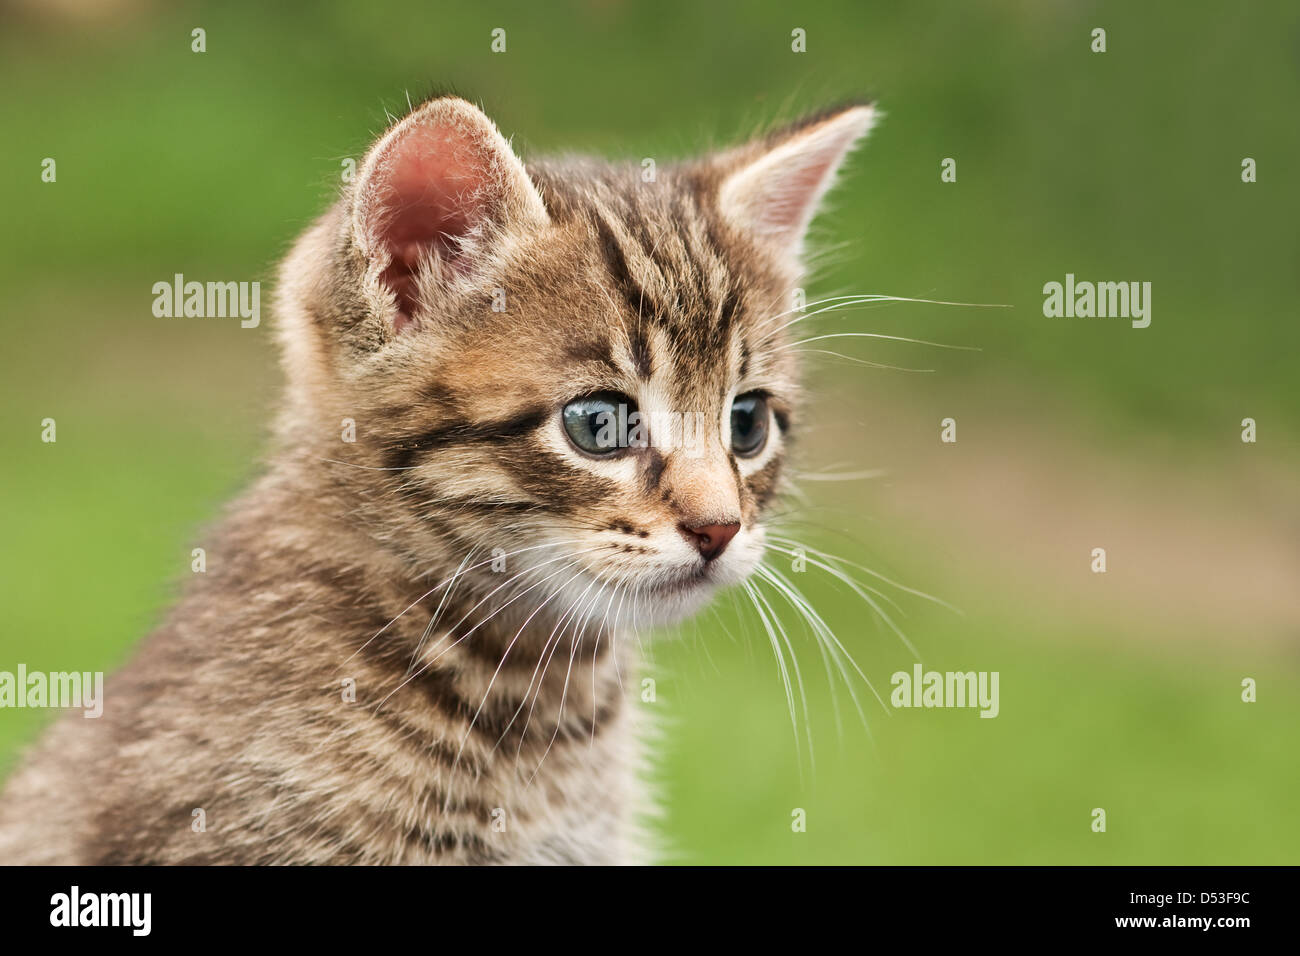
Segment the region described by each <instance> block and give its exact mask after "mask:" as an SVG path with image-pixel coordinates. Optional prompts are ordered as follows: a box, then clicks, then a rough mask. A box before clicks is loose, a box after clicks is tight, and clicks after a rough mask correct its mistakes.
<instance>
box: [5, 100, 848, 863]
mask: <svg viewBox="0 0 1300 956" xmlns="http://www.w3.org/2000/svg"><path fill="white" fill-rule="evenodd" d="M869 123H870V111H869V109H867V108H864V107H851V108H846V109H844V110H840V111H836V112H832V113H830V114H827V115H825V116H822V117H819V118H817V119H815V120H812V121H810V122H808V123H805V124H801V125H800V126H797V127H794V128H792V129H790V130H787V131H785V132H783V133H778V134H775V135H774V136H772V137H768V138H766V139H764V140H760V141H757V142H755V143H753V144H749V145H747V146H743V147H740V148H738V149H736V150H732V151H730V152H728V153H724V154H721V155H718V156H711V157H707V158H705V159H703V160H700V161H696V162H691V163H684V164H680V165H676V166H671V167H663V168H661V169H660V171H659V174H658V177H657V181H655V182H644V181H643V180H642V177H641V168H640V167H639V166H634V165H628V166H617V165H606V164H602V163H597V162H594V161H589V160H568V161H557V162H539V163H536V164H533V165H530V166H529V167H528V169H527V171H526V172H525V170H524V167H523V166H522V164H521V163H519V161H518V159H517V158H516V157H515V156H514V154H513V153H512V152H511V151H510V148H509V146H508V145H507V144H506V143H505V141H504V140H503V139H502V138H501V137H500V134H499V133H497V132H496V129H495V127H494V126H492V124H491V123H490V121H488V120H487V119H486V117H484V116H483V114H482V113H480V112H479V111H478V110H477V109H475V108H474V107H473V106H471V105H469V104H468V103H465V102H464V101H462V100H458V99H452V98H444V99H440V100H435V101H432V102H430V103H428V104H425V105H423V106H421V107H419V108H417V109H416V110H415V111H414V112H413V113H412V114H411V115H410V116H408V117H407V118H405V119H404V120H402V121H401V122H399V123H398V124H397V125H396V126H395V127H394V128H393V129H392V130H390V131H389V132H388V133H386V134H385V136H384V137H383V138H381V140H380V141H379V143H378V144H377V145H376V147H375V149H374V151H373V152H372V153H371V155H370V157H369V158H368V160H367V162H366V163H365V164H364V166H363V171H362V174H361V176H360V177H359V179H358V181H357V183H356V184H355V185H354V186H352V187H351V188H349V189H348V190H347V191H346V192H345V194H344V195H343V196H342V197H341V198H340V199H339V201H338V202H337V203H336V204H335V206H334V207H333V208H332V209H330V210H329V211H328V212H327V213H326V214H325V215H324V216H323V217H322V218H321V219H320V220H319V221H318V222H317V223H316V224H315V225H314V226H313V227H312V228H311V229H310V230H308V232H307V233H306V234H305V235H304V236H303V237H302V239H301V240H300V241H299V242H298V244H297V246H296V247H295V249H294V250H293V252H292V253H291V255H290V256H289V257H288V259H287V261H286V263H285V265H284V267H283V269H282V273H281V282H280V285H279V291H278V301H277V313H278V320H279V326H278V327H279V336H280V341H281V344H282V347H283V352H284V364H285V368H286V372H287V376H288V388H287V391H286V394H285V400H284V407H283V410H282V414H281V416H280V419H279V424H278V427H277V430H276V443H275V451H274V454H273V456H272V457H271V460H270V466H269V468H268V470H267V472H266V474H265V475H264V476H263V477H262V478H261V479H260V480H259V481H258V482H257V483H256V484H255V485H254V486H253V487H252V488H251V489H250V490H249V491H248V492H247V493H245V494H244V495H243V496H242V497H241V498H240V499H239V500H238V501H236V502H235V503H234V504H233V506H232V507H231V508H230V509H229V514H228V516H227V517H226V519H225V520H224V521H223V522H222V523H221V525H220V526H219V527H218V529H217V530H215V531H214V532H213V535H212V538H211V540H210V542H208V544H207V560H208V571H207V572H206V573H205V574H201V575H195V577H194V580H193V582H192V583H191V585H190V586H189V588H188V590H187V592H186V594H185V596H184V597H183V599H182V600H181V601H180V603H179V604H178V605H177V606H176V607H175V608H174V609H173V610H172V612H171V614H170V615H169V617H168V618H167V621H166V623H165V624H164V625H163V626H162V628H161V629H160V630H158V631H157V632H156V633H155V634H153V635H152V636H151V637H150V638H149V639H148V640H147V641H146V642H145V643H144V644H143V646H142V647H141V648H140V649H139V651H138V652H137V654H136V656H135V657H134V659H133V660H132V662H131V663H129V664H128V665H127V666H126V667H125V668H123V669H122V670H121V671H120V672H119V673H117V674H116V675H114V676H112V677H111V678H110V679H109V682H108V687H107V693H106V706H105V713H104V716H103V718H102V719H99V720H85V719H81V718H80V717H68V718H66V719H63V720H60V721H58V722H56V724H55V725H54V726H52V727H51V728H50V729H49V731H48V732H47V733H46V734H45V736H44V737H43V738H42V740H41V742H40V743H39V744H38V746H37V747H36V748H35V749H34V750H33V751H32V752H31V753H30V754H29V755H28V757H27V759H26V761H25V762H24V763H23V765H22V766H21V768H20V769H19V770H18V772H17V773H16V774H15V775H14V776H13V777H12V778H11V780H10V781H9V783H8V785H7V789H6V791H5V793H4V797H3V800H2V801H0V859H3V860H4V861H5V862H28V863H34V862H50V863H71V862H77V863H617V862H634V861H638V860H643V859H645V858H646V847H647V844H646V841H645V840H644V839H643V838H642V837H641V836H640V835H639V834H638V829H637V827H638V820H639V819H640V816H641V814H643V813H644V812H645V811H646V810H648V809H649V807H648V806H647V801H646V800H645V796H644V794H645V791H644V785H643V784H642V783H641V782H639V780H640V778H639V773H640V771H641V770H642V766H641V761H642V757H641V751H640V747H639V737H640V735H641V732H642V728H641V727H639V719H640V713H641V711H642V710H643V709H644V708H643V705H641V704H640V703H639V701H637V698H636V697H635V694H634V691H635V690H636V689H639V682H638V681H636V680H635V679H633V676H632V675H634V674H635V670H636V661H635V648H636V644H637V642H636V640H635V639H634V637H636V636H639V635H640V634H641V632H643V631H645V630H646V629H648V628H652V627H653V626H654V625H655V624H657V623H661V622H665V621H670V620H674V619H677V618H679V617H681V616H683V615H685V614H689V613H692V612H693V611H694V610H696V609H697V608H699V607H700V606H702V605H703V604H704V603H705V602H706V601H707V600H708V599H709V597H710V596H711V595H712V594H713V592H714V591H715V590H716V589H717V588H718V587H721V586H725V585H727V584H730V583H735V582H737V581H739V580H741V579H742V578H744V577H745V576H746V575H747V574H748V573H749V572H750V571H751V570H752V569H753V567H754V565H755V564H756V562H757V561H758V560H759V557H760V556H761V553H762V549H763V526H762V519H763V515H764V512H765V509H766V508H767V507H768V506H769V504H770V503H771V501H772V500H773V496H774V495H775V494H776V493H777V492H778V491H779V489H780V486H781V477H782V468H783V463H784V458H785V450H786V443H787V441H788V439H789V435H790V433H791V431H792V430H793V429H795V428H796V423H797V408H798V385H797V369H796V368H795V365H794V360H793V352H792V351H791V350H789V349H786V348H783V345H784V344H785V342H786V338H785V335H784V333H783V332H781V331H780V327H781V326H782V325H783V324H784V321H785V320H784V319H783V318H781V316H782V315H784V314H785V313H787V312H788V311H789V309H790V306H791V293H792V289H793V287H794V286H795V285H796V284H797V282H798V281H799V265H798V243H799V241H801V237H802V231H803V227H804V225H806V222H807V217H808V216H809V215H811V211H810V210H811V208H812V206H814V205H815V204H816V202H817V200H818V199H819V198H820V195H821V193H822V192H823V191H824V189H825V187H826V186H827V185H828V184H829V181H830V177H831V176H832V175H833V173H834V170H835V167H836V166H837V165H838V163H839V162H840V160H841V159H842V157H843V155H844V154H845V152H846V151H847V150H848V149H849V148H850V146H851V145H852V143H853V142H854V140H856V139H857V138H858V137H859V136H860V135H861V134H862V133H864V132H865V130H866V128H867V126H868V125H869ZM420 137H423V140H422V141H420V140H419V138H420ZM413 140H415V141H420V142H423V143H424V144H425V145H422V146H420V148H421V149H426V150H431V151H432V152H429V154H428V155H425V154H419V155H415V156H408V155H407V153H408V152H409V151H410V150H412V149H414V148H415V147H414V146H412V145H411V143H412V141H413ZM428 144H433V145H428ZM435 147H436V149H435ZM439 150H442V151H445V155H446V156H451V157H452V158H454V159H456V160H457V161H460V162H462V163H463V166H464V168H468V169H469V170H470V173H471V174H473V175H476V176H477V177H478V178H472V177H471V179H468V180H465V179H463V175H465V174H464V171H463V169H462V168H461V167H457V168H456V169H455V170H454V173H455V175H456V176H457V177H462V178H458V179H456V185H455V188H449V189H447V190H446V191H445V194H439V195H445V196H446V197H450V199H439V198H438V197H437V196H435V197H434V198H433V199H427V197H425V198H422V197H421V195H420V194H418V193H417V194H416V199H417V200H419V201H426V200H427V201H428V202H429V204H430V209H433V210H435V211H437V212H438V213H439V214H442V212H444V211H445V209H446V208H448V207H447V204H448V203H453V204H454V205H455V206H456V209H455V210H453V211H454V212H455V213H456V215H457V216H459V217H460V218H457V219H455V220H454V221H455V222H456V223H457V224H458V225H463V226H464V227H465V228H464V229H463V231H462V232H461V233H460V234H458V235H457V236H455V237H454V238H451V239H449V238H447V237H446V236H445V235H442V234H435V235H434V236H433V239H434V240H435V241H434V242H433V243H432V244H431V245H429V246H428V247H427V248H420V249H417V250H416V251H415V252H414V253H412V254H411V255H410V256H409V257H408V258H407V259H406V260H402V255H403V252H402V251H401V249H400V248H399V247H398V245H397V244H395V243H389V244H388V245H386V244H385V243H386V242H387V240H386V239H385V235H386V234H385V232H384V229H385V228H389V226H391V223H393V222H395V221H397V218H396V217H399V216H400V215H402V214H403V211H402V209H400V208H397V207H398V206H400V204H401V202H402V201H404V200H403V196H404V194H403V193H401V192H400V190H399V189H398V186H394V185H392V183H393V182H395V181H396V180H397V177H398V174H399V172H400V173H401V174H402V175H407V174H408V173H409V170H411V169H414V170H416V171H417V172H419V171H422V170H425V169H429V170H434V171H435V172H434V173H433V175H451V174H450V173H447V172H446V165H447V164H446V163H443V164H442V165H439V163H440V162H442V159H443V158H445V157H444V153H440V152H438V151H439ZM404 151H406V152H404ZM773 156H776V157H778V158H779V159H780V162H778V163H773V162H772V161H771V157H773ZM448 162H450V160H448ZM400 163H406V164H407V165H405V166H401V165H399V164H400ZM421 164H423V165H421ZM765 164H766V165H765ZM385 177H387V179H386V178H385ZM398 185H399V186H400V185H401V184H400V183H399V184H398ZM440 203H441V205H439V204H440ZM462 209H463V210H468V212H464V215H461V211H462ZM772 210H775V214H773V215H769V213H771V212H772ZM406 211H407V212H409V211H410V210H409V209H408V210H406ZM448 216H449V217H450V216H451V213H448ZM417 218H418V217H417ZM449 221H453V220H452V219H451V218H449ZM417 225H418V223H417ZM390 231H391V229H390ZM404 262H405V265H404V264H403V263H404ZM407 266H409V272H407V271H401V270H399V267H402V269H405V268H406V267H407ZM399 271H401V275H400V276H399V277H398V278H394V276H397V275H398V272H399ZM502 293H503V294H504V304H505V309H504V311H496V310H494V308H493V306H494V304H495V305H497V306H498V307H499V306H500V304H501V301H502V300H501V295H502ZM754 390H759V391H761V392H762V393H763V394H764V395H765V396H767V398H768V401H769V402H770V405H771V408H772V410H773V426H772V436H771V438H770V439H769V442H768V446H767V447H766V448H765V449H764V451H763V453H762V454H761V455H759V456H758V457H757V458H755V459H752V460H742V459H740V458H738V457H737V456H736V455H735V454H733V453H732V452H731V451H730V449H729V446H728V437H727V427H728V426H727V423H726V418H727V414H728V403H729V401H730V399H731V397H732V396H734V395H736V394H738V393H742V392H748V391H754ZM596 391H616V392H620V393H624V394H626V395H629V396H635V398H636V401H637V403H638V404H639V405H640V406H641V407H642V409H643V410H647V411H656V410H657V411H668V412H675V413H692V414H698V415H699V416H700V420H702V421H704V422H706V423H708V425H707V427H706V429H705V431H704V433H703V436H702V438H703V445H702V447H701V453H700V454H696V455H686V454H683V453H682V452H680V451H679V450H676V449H663V448H658V447H649V448H642V449H637V450H636V451H635V453H629V454H627V455H623V456H620V457H619V458H618V460H616V461H603V460H602V461H596V460H590V459H589V457H587V456H584V455H583V454H582V453H580V452H579V451H578V450H577V449H576V448H575V447H574V446H572V445H571V444H570V443H569V442H568V441H567V440H566V438H565V435H564V432H563V429H562V426H561V424H560V419H559V410H560V409H561V408H562V407H563V406H564V405H565V403H566V402H569V401H571V400H573V399H574V398H576V397H579V396H582V395H584V394H588V393H592V392H596ZM349 421H350V422H352V423H354V427H355V441H346V440H343V438H342V436H343V434H344V431H345V429H346V427H347V422H349ZM726 521H736V522H739V523H740V525H741V530H740V532H739V534H738V535H737V537H736V538H735V539H734V541H733V542H732V544H731V546H730V548H729V549H728V551H727V552H726V553H725V554H724V555H722V556H721V557H720V558H718V559H717V560H716V561H713V562H712V563H710V564H708V565H707V566H703V565H702V563H701V559H700V558H699V556H698V554H696V552H695V551H694V550H693V548H692V546H691V544H690V542H689V540H687V539H685V538H684V537H683V534H682V533H681V532H680V531H679V530H678V526H679V525H682V524H686V525H688V526H692V527H693V526H696V525H699V524H706V523H710V522H726ZM350 687H354V688H355V700H349V699H347V697H348V688H350ZM200 810H201V811H202V816H201V819H202V820H203V821H204V826H202V827H199V826H198V824H197V823H196V821H197V820H199V819H200V817H199V816H198V815H196V813H197V811H200Z"/></svg>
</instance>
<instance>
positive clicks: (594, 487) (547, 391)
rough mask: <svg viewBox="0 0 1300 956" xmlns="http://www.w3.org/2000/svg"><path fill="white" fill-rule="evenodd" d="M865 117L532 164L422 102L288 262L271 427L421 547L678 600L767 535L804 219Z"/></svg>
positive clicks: (662, 613)
mask: <svg viewBox="0 0 1300 956" xmlns="http://www.w3.org/2000/svg"><path fill="white" fill-rule="evenodd" d="M871 123H872V110H871V108H870V107H869V106H851V107H847V108H844V109H840V110H836V111H832V112H830V113H827V114H824V115H821V116H818V117H815V118H812V119H809V120H807V121H805V122H802V123H800V124H798V125H797V126H795V127H792V128H789V129H786V130H784V131H781V132H779V133H776V134H774V135H772V136H769V137H766V138H764V139H762V140H760V141H756V142H753V143H750V144H748V145H745V146H742V147H739V148H737V149H733V150H730V151H727V152H723V153H720V154H716V155H713V156H709V157H706V158H704V159H702V160H698V161H694V162H688V163H682V164H678V165H667V164H664V165H660V166H659V167H658V168H657V169H655V168H654V164H653V163H651V162H649V161H646V162H642V163H637V164H629V165H623V166H620V165H609V164H605V163H599V162H593V161H587V160H570V161H562V162H539V163H536V164H530V165H529V166H528V168H527V169H525V167H524V165H523V163H522V162H520V160H519V159H518V158H517V157H516V155H515V154H514V152H513V151H512V149H511V147H510V144H509V143H508V142H507V141H506V140H505V139H504V138H503V137H502V136H501V134H500V133H499V132H498V131H497V129H496V127H495V126H494V125H493V124H492V122H491V121H490V120H489V119H488V118H487V117H486V116H485V115H484V114H483V113H482V112H480V111H479V110H478V109H477V108H475V107H474V106H472V105H471V104H469V103H467V102H465V101H464V100H461V99H458V98H454V97H444V98H440V99H435V100H432V101H430V102H428V103H425V104H424V105H422V106H420V107H418V108H416V109H415V110H414V111H413V112H412V113H410V114H409V115H408V116H406V117H405V118H404V119H402V120H400V121H399V122H397V123H396V124H395V125H393V126H392V128H390V129H389V130H388V132H387V133H385V134H384V136H382V137H381V138H380V139H379V141H378V142H377V143H376V144H375V145H374V147H373V148H372V149H371V151H370V153H369V154H368V156H367V157H366V159H365V160H364V162H363V163H362V164H361V166H360V168H359V171H358V173H357V176H356V180H355V182H354V183H352V184H351V186H350V187H349V188H348V190H347V191H346V194H345V195H344V197H343V198H342V199H341V200H340V202H339V203H338V204H337V205H336V206H335V207H334V209H333V210H331V212H330V213H328V214H327V215H326V216H325V217H323V218H322V219H321V220H320V222H319V223H317V225H316V226H315V227H314V228H313V229H312V230H311V231H310V232H309V233H308V234H307V235H306V236H305V237H304V238H303V239H302V240H301V241H300V242H299V244H298V246H297V247H296V249H295V251H294V253H293V254H292V255H291V256H290V258H289V260H288V261H287V263H286V265H285V268H284V271H283V274H282V280H281V287H280V315H281V337H282V340H283V342H284V346H285V355H286V366H287V368H288V371H289V378H290V398H291V403H290V407H291V412H290V414H288V415H287V416H286V418H285V431H286V438H287V439H288V440H289V441H291V442H292V443H293V445H294V447H295V448H296V449H298V450H299V451H302V452H303V453H305V454H307V455H313V456H316V457H317V458H319V459H327V460H329V461H328V462H325V463H321V464H320V465H319V467H320V468H323V469H327V470H328V474H329V476H330V479H331V481H332V482H334V484H335V487H336V488H337V489H338V490H339V491H340V492H341V493H342V494H343V496H344V497H345V498H346V500H348V501H349V502H350V505H351V506H352V507H354V509H355V511H354V513H355V514H356V516H357V517H358V520H360V521H363V522H364V523H365V525H366V527H367V528H369V529H370V530H371V531H372V532H373V533H374V535H375V536H376V537H377V538H378V539H379V540H381V541H382V542H383V544H384V546H385V547H387V548H388V549H390V550H391V551H393V552H395V553H397V554H399V555H400V556H401V558H402V559H403V560H404V561H406V562H408V564H409V565H410V567H411V568H412V569H414V570H416V571H425V572H432V573H437V574H439V576H441V575H442V574H444V573H446V571H445V569H448V568H451V569H457V568H458V569H459V570H460V572H461V581H462V582H463V583H462V584H459V586H460V587H464V588H468V589H469V590H470V591H471V592H477V593H481V594H487V593H490V592H491V590H492V589H494V588H501V590H500V595H501V597H502V598H505V597H507V596H515V595H519V596H520V597H521V600H520V601H519V604H520V606H526V607H528V608H532V607H536V606H538V605H541V604H542V603H543V601H544V600H547V601H549V604H550V605H551V607H552V609H553V610H554V612H555V613H556V614H558V613H560V612H562V611H563V610H564V609H565V608H567V607H570V606H576V610H575V611H574V613H575V614H580V615H582V616H583V617H584V618H585V617H596V616H599V615H600V614H602V613H604V614H606V615H608V614H609V613H610V610H611V608H612V607H613V606H614V602H616V601H619V600H620V595H621V597H622V601H621V603H620V604H619V607H620V609H621V608H622V607H623V606H626V607H627V608H628V609H629V611H630V610H631V608H632V606H633V604H635V607H636V613H637V617H638V620H639V621H641V622H642V623H645V622H647V621H664V620H670V619H673V618H675V617H679V616H681V615H682V614H685V613H689V612H691V611H693V610H695V609H696V608H698V607H699V606H700V605H701V604H702V603H703V602H704V601H705V600H707V598H708V597H709V596H710V595H711V594H712V592H713V591H714V590H715V589H716V588H717V587H718V586H720V585H726V584H729V583H735V582H737V581H739V580H742V579H743V578H745V577H746V576H747V575H748V574H749V573H750V572H751V571H752V570H753V569H754V567H755V566H756V564H757V563H758V561H759V560H760V558H761V554H762V550H763V540H764V537H763V521H764V516H765V512H766V510H767V509H768V508H769V506H770V505H771V503H772V502H773V499H774V495H775V494H776V493H777V492H778V490H779V489H780V485H781V477H782V468H783V465H784V462H785V456H786V450H787V447H788V445H789V442H790V440H791V437H792V435H793V433H794V431H795V430H796V428H797V425H796V422H797V406H798V398H797V377H796V362H795V355H794V351H793V350H792V349H791V348H790V347H789V338H788V336H787V334H786V332H785V331H784V326H785V325H786V323H787V322H789V321H790V319H791V317H792V315H793V314H794V312H793V309H794V307H795V305H796V302H795V301H794V299H793V296H794V294H795V287H796V286H797V284H798V282H799V276H800V264H799V262H800V249H801V245H802V242H803V236H804V232H805V230H806V228H807V226H808V223H809V220H810V219H811V218H812V215H813V213H814V212H815V209H816V206H817V203H818V201H819V200H820V198H821V196H822V194H823V193H824V192H825V191H826V189H827V188H828V187H829V185H830V183H831V181H832V179H833V177H834V174H835V171H836V169H837V167H838V166H839V164H840V162H841V161H842V160H843V158H844V157H845V155H846V154H847V153H848V151H849V150H850V149H851V148H852V146H853V145H854V143H855V142H856V141H857V140H858V139H859V138H860V137H861V136H862V135H863V134H865V133H866V131H867V130H868V129H869V128H870V126H871ZM348 421H351V422H355V441H352V442H349V441H348V440H347V439H348V438H349V437H351V434H350V432H349V426H348ZM343 462H346V464H343ZM494 557H495V560H494ZM503 572H504V573H503ZM520 572H524V573H523V574H520ZM516 574H520V576H519V577H517V578H512V577H511V576H512V575H516ZM507 581H510V583H509V585H508V586H505V585H506V582H507ZM502 586H504V587H502ZM526 588H527V589H529V590H528V594H529V595H530V596H523V592H524V589H526Z"/></svg>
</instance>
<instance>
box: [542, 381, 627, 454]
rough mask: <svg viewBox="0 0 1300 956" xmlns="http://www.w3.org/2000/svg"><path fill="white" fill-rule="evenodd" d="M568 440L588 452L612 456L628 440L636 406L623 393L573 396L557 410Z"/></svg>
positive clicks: (624, 445) (623, 446) (621, 448)
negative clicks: (562, 407)
mask: <svg viewBox="0 0 1300 956" xmlns="http://www.w3.org/2000/svg"><path fill="white" fill-rule="evenodd" d="M561 417H562V418H563V420H564V430H565V432H566V433H568V436H569V439H570V440H571V441H572V442H573V443H574V444H575V445H577V446H578V447H579V448H581V449H582V450H583V451H585V452H586V453H587V454H589V455H600V456H602V457H606V456H610V455H613V454H615V453H617V452H619V451H622V450H623V449H624V448H627V447H628V446H629V445H630V444H631V442H630V441H629V440H628V429H629V428H630V427H632V426H633V425H634V424H635V423H636V422H637V421H638V420H639V418H640V414H639V413H638V412H637V409H636V405H635V404H633V402H632V400H631V399H630V398H628V397H627V396H626V395H620V394H618V393H617V392H602V393H601V394H599V395H588V396H587V397H586V398H577V399H574V400H573V401H571V402H569V404H567V405H565V406H564V411H563V412H562V413H561Z"/></svg>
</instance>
